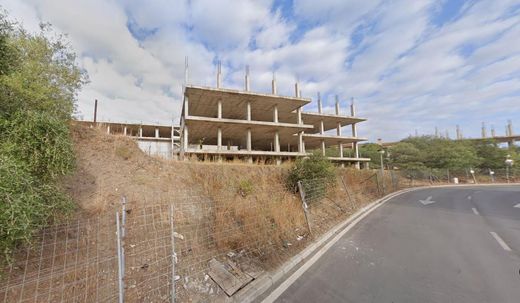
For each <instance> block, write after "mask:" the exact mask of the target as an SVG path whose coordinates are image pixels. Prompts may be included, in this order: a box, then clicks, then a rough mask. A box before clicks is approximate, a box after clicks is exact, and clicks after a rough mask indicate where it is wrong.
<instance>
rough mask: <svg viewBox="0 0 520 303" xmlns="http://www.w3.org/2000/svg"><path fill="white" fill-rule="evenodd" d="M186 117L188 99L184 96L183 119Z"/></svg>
mask: <svg viewBox="0 0 520 303" xmlns="http://www.w3.org/2000/svg"><path fill="white" fill-rule="evenodd" d="M188 116H189V114H188V97H186V96H184V117H188Z"/></svg>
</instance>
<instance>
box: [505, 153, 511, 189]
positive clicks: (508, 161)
mask: <svg viewBox="0 0 520 303" xmlns="http://www.w3.org/2000/svg"><path fill="white" fill-rule="evenodd" d="M505 163H506V179H507V183H509V168H510V167H512V166H513V159H511V155H507V156H506V161H505Z"/></svg>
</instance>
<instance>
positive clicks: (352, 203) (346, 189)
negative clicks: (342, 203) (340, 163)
mask: <svg viewBox="0 0 520 303" xmlns="http://www.w3.org/2000/svg"><path fill="white" fill-rule="evenodd" d="M341 183H342V184H343V188H344V189H345V192H346V193H347V197H348V200H349V201H350V205H351V206H350V207H351V208H352V210H354V209H355V206H354V200H352V197H351V196H350V193H349V191H348V188H347V184H346V183H345V180H344V179H343V176H341Z"/></svg>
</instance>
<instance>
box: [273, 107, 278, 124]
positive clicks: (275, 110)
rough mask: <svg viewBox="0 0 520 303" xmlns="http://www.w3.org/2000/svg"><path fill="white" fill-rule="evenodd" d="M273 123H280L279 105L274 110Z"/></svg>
mask: <svg viewBox="0 0 520 303" xmlns="http://www.w3.org/2000/svg"><path fill="white" fill-rule="evenodd" d="M273 122H275V123H278V105H275V106H274V108H273Z"/></svg>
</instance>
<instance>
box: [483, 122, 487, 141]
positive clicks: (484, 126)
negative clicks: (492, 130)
mask: <svg viewBox="0 0 520 303" xmlns="http://www.w3.org/2000/svg"><path fill="white" fill-rule="evenodd" d="M486 137H487V134H486V123H484V122H482V138H486Z"/></svg>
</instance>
